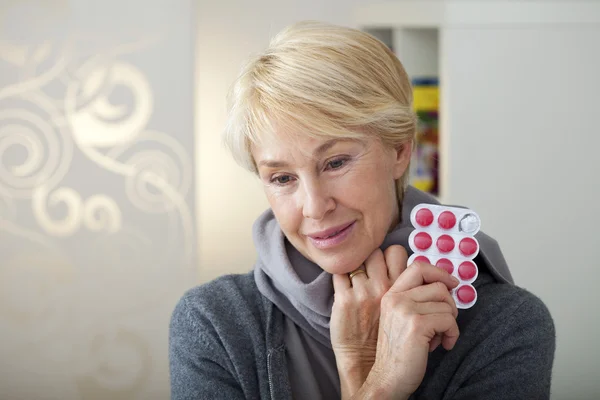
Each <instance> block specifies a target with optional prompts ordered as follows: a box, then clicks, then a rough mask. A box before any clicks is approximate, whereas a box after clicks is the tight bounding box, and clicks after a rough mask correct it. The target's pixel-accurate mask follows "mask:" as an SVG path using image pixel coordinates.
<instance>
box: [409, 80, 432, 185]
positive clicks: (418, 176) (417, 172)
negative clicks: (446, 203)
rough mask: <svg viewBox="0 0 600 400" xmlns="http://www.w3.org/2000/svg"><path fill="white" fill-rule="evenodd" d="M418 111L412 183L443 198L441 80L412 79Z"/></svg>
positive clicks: (415, 107) (416, 109)
mask: <svg viewBox="0 0 600 400" xmlns="http://www.w3.org/2000/svg"><path fill="white" fill-rule="evenodd" d="M412 84H413V95H414V110H415V112H416V113H417V116H418V118H419V122H418V125H417V142H416V146H415V149H414V153H413V156H412V162H411V171H410V181H409V182H410V184H411V185H413V186H415V187H416V188H417V189H420V190H423V191H425V192H427V193H431V194H432V195H434V196H437V195H439V171H438V167H439V134H438V122H439V115H438V114H439V81H438V79H437V78H434V77H427V78H425V77H424V78H415V79H413V80H412Z"/></svg>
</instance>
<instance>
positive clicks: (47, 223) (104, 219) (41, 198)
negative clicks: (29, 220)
mask: <svg viewBox="0 0 600 400" xmlns="http://www.w3.org/2000/svg"><path fill="white" fill-rule="evenodd" d="M47 202H48V203H49V205H50V207H55V206H57V205H58V204H59V203H63V204H64V205H65V206H66V208H67V215H66V216H65V217H64V218H63V219H59V220H57V219H53V218H52V217H51V216H50V214H49V213H48V209H47V207H46V203H47ZM32 205H33V214H34V216H35V218H36V219H37V221H38V224H39V225H40V226H41V227H42V228H43V229H44V230H45V231H46V232H48V233H50V234H52V235H54V236H70V235H72V234H74V233H75V232H77V231H78V230H79V228H80V226H81V223H82V222H83V224H84V225H85V226H86V227H87V228H88V229H90V230H92V231H101V230H104V231H107V232H109V233H112V232H116V231H118V230H119V229H121V210H120V209H119V206H118V205H117V203H116V202H115V201H114V200H113V199H111V198H110V197H108V196H105V195H94V196H92V197H90V198H89V199H88V200H87V201H85V202H83V200H82V199H81V196H80V195H79V193H77V192H76V191H75V190H73V189H71V188H66V187H63V188H59V189H57V190H55V191H54V192H53V193H52V194H51V195H50V196H49V197H48V191H47V189H46V188H45V187H44V186H42V187H40V188H38V189H37V190H36V192H35V194H34V196H33V199H32Z"/></svg>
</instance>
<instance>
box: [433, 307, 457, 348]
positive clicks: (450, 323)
mask: <svg viewBox="0 0 600 400" xmlns="http://www.w3.org/2000/svg"><path fill="white" fill-rule="evenodd" d="M425 325H426V326H425V327H424V328H426V329H428V330H430V332H431V333H433V336H435V335H436V334H441V335H442V346H443V347H444V348H445V349H446V350H452V348H453V347H454V345H455V344H456V341H457V340H458V337H459V335H460V331H459V329H458V325H457V324H456V319H454V317H453V316H452V315H450V314H448V313H443V314H429V315H427V316H426V318H425ZM432 340H433V338H432ZM430 343H431V342H430Z"/></svg>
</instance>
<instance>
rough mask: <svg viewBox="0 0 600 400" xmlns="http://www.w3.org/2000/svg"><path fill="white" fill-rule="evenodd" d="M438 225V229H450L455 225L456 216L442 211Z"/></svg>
mask: <svg viewBox="0 0 600 400" xmlns="http://www.w3.org/2000/svg"><path fill="white" fill-rule="evenodd" d="M438 224H439V225H440V228H443V229H452V228H453V227H454V225H456V216H455V215H454V213H452V212H450V211H444V212H443V213H441V214H440V216H439V217H438Z"/></svg>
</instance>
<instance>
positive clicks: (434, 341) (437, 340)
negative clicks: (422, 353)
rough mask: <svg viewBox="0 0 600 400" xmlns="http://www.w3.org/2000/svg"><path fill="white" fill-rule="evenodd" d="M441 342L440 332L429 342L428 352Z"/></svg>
mask: <svg viewBox="0 0 600 400" xmlns="http://www.w3.org/2000/svg"><path fill="white" fill-rule="evenodd" d="M441 343H442V335H441V334H439V333H438V334H436V335H435V336H434V337H433V339H432V340H431V342H429V352H430V353H431V352H432V351H434V350H435V349H437V347H438V346H439V345H440V344H441Z"/></svg>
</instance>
